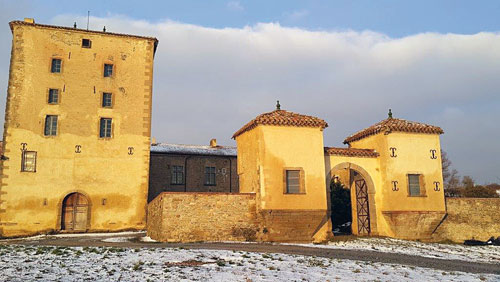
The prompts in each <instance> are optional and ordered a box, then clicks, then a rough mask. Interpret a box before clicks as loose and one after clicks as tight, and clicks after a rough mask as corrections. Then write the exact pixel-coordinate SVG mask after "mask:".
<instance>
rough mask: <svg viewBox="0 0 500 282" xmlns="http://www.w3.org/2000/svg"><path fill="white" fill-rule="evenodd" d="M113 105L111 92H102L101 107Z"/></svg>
mask: <svg viewBox="0 0 500 282" xmlns="http://www.w3.org/2000/svg"><path fill="white" fill-rule="evenodd" d="M112 106H113V100H112V95H111V93H102V107H103V108H111V107H112Z"/></svg>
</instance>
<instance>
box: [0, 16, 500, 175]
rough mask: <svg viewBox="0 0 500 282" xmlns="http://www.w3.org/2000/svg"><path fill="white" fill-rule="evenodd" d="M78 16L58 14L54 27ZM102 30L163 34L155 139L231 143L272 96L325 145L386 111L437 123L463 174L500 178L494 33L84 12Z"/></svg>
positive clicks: (499, 54) (499, 49) (499, 84)
mask: <svg viewBox="0 0 500 282" xmlns="http://www.w3.org/2000/svg"><path fill="white" fill-rule="evenodd" d="M74 19H75V17H74V16H59V17H56V18H54V19H53V23H55V24H60V25H69V24H71V23H73V21H74ZM78 22H82V23H83V22H86V18H85V17H80V18H79V19H78ZM104 25H106V27H107V29H108V31H110V32H124V33H133V34H141V35H151V36H156V37H157V38H158V39H159V40H160V44H159V46H158V50H157V54H156V58H155V78H154V97H153V100H154V103H153V104H154V107H153V136H155V137H156V138H157V140H158V141H165V142H176V143H191V144H193V143H194V144H208V142H209V140H210V139H211V138H217V139H218V140H219V143H221V144H233V143H232V142H233V141H231V140H230V137H231V135H232V134H233V133H234V132H235V131H236V130H238V129H239V128H240V127H241V126H242V125H243V124H245V123H246V122H248V121H249V120H250V119H252V118H254V117H255V116H256V115H258V114H260V113H263V112H267V111H271V110H273V109H274V105H275V101H276V100H277V99H279V100H280V102H281V105H282V108H283V109H287V110H291V111H296V112H300V113H304V114H311V115H315V116H319V117H321V118H324V119H325V120H326V121H327V122H328V123H329V124H330V128H327V129H326V130H325V145H326V146H340V145H341V141H342V140H343V139H344V138H345V137H346V136H348V135H350V134H352V133H353V132H355V131H357V130H360V129H362V128H364V127H366V126H369V125H371V124H373V123H375V122H378V121H380V120H382V119H384V118H385V117H386V113H387V110H388V109H389V108H392V110H393V112H394V115H395V117H400V118H405V119H409V120H415V121H421V122H427V123H431V124H435V125H439V126H442V127H443V129H444V130H445V132H446V133H445V135H444V136H443V138H442V140H443V144H442V146H443V148H444V149H445V150H447V151H448V153H449V155H450V157H451V158H452V161H453V162H454V164H455V166H456V167H457V169H458V170H459V171H460V172H461V173H462V174H469V175H472V176H473V177H474V178H475V179H478V180H480V181H497V180H496V176H500V175H498V173H499V171H500V149H496V148H498V140H500V130H498V122H497V121H498V120H500V113H499V112H498V109H500V94H499V89H500V79H498V75H499V73H500V64H499V63H498V62H499V61H500V34H498V33H478V34H473V35H458V34H437V33H423V34H416V35H412V36H407V37H403V38H390V37H388V36H387V35H385V34H381V33H377V32H371V31H364V32H355V31H308V30H304V29H299V28H288V27H284V26H281V25H280V24H278V23H260V24H256V25H254V26H246V27H244V28H222V29H216V28H207V27H202V26H197V25H189V24H183V23H179V22H173V21H168V20H167V21H162V22H157V23H151V22H148V21H137V20H132V19H128V18H126V17H124V16H112V15H111V16H109V17H107V18H95V17H92V18H91V28H94V29H98V30H100V29H102V26H104ZM6 36H7V35H6ZM9 54H10V53H7V52H4V54H2V56H4V57H6V56H9ZM4 85H6V84H4ZM478 146H480V148H479V147H478ZM486 148H490V149H489V150H486ZM485 163H486V164H488V165H484V164H485Z"/></svg>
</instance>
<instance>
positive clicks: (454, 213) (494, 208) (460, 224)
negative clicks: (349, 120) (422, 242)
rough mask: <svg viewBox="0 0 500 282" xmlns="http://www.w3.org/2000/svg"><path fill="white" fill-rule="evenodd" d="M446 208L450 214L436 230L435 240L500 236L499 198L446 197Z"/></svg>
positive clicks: (478, 238) (462, 239)
mask: <svg viewBox="0 0 500 282" xmlns="http://www.w3.org/2000/svg"><path fill="white" fill-rule="evenodd" d="M446 209H447V213H448V215H447V217H446V218H445V219H444V221H443V222H442V223H441V225H440V226H439V227H438V228H437V229H436V231H435V232H434V234H433V239H434V240H436V241H444V240H451V241H454V242H457V243H463V241H464V240H467V239H477V240H488V239H489V238H490V237H492V236H494V237H498V236H500V199H499V198H490V199H477V198H446Z"/></svg>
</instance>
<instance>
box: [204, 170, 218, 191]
mask: <svg viewBox="0 0 500 282" xmlns="http://www.w3.org/2000/svg"><path fill="white" fill-rule="evenodd" d="M205 185H207V186H215V185H216V183H215V167H213V166H207V167H205Z"/></svg>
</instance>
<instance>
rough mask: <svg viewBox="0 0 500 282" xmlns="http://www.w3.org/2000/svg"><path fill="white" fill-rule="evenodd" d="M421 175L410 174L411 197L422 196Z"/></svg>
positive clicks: (409, 191) (409, 190)
mask: <svg viewBox="0 0 500 282" xmlns="http://www.w3.org/2000/svg"><path fill="white" fill-rule="evenodd" d="M421 179H422V175H421V174H408V193H409V195H410V196H422V190H421V188H422V187H421V182H422V181H421Z"/></svg>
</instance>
